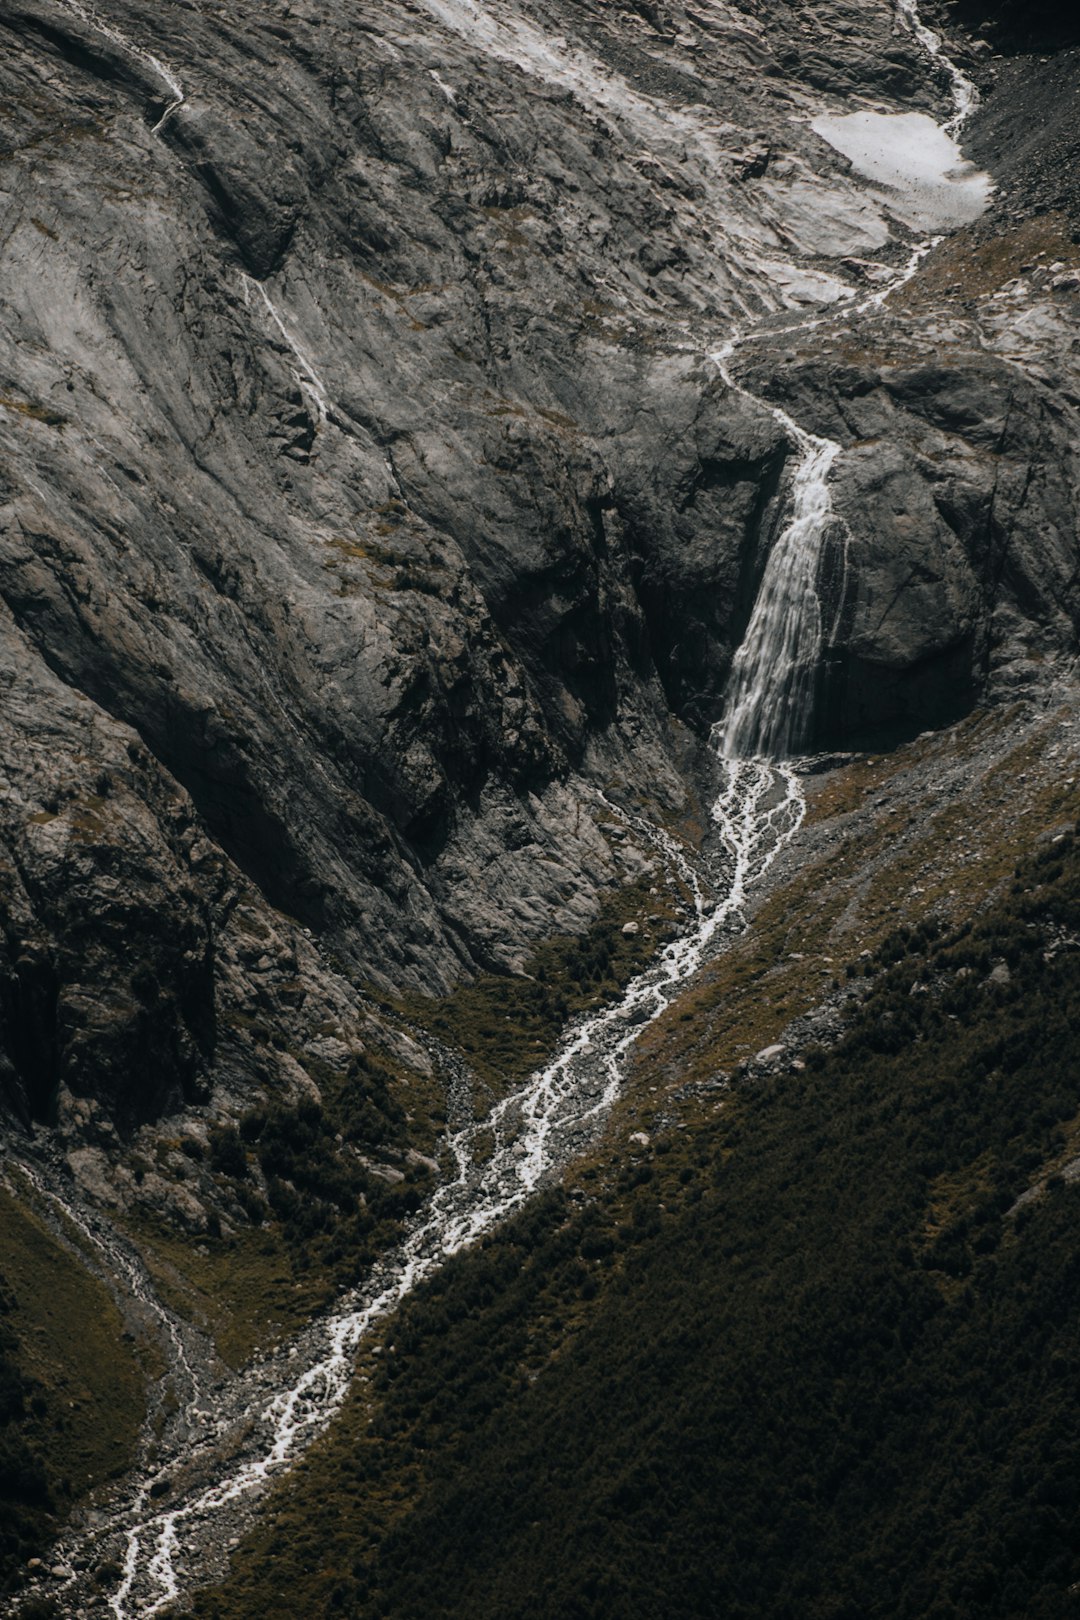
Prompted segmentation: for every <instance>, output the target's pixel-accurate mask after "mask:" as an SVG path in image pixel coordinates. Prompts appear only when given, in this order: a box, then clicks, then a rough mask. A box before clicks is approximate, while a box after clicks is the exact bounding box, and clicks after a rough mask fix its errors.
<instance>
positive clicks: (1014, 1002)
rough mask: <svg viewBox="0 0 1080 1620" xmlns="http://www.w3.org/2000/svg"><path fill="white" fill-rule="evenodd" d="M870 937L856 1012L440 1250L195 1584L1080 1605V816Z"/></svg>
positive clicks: (676, 1608) (826, 1610)
mask: <svg viewBox="0 0 1080 1620" xmlns="http://www.w3.org/2000/svg"><path fill="white" fill-rule="evenodd" d="M863 970H864V971H866V972H867V974H868V976H869V979H870V988H869V991H868V994H867V997H866V999H865V1001H864V1002H863V1004H862V1006H861V1008H860V1009H859V1010H858V1012H857V1013H855V1014H854V1015H853V1019H852V1023H851V1026H850V1028H849V1030H848V1033H847V1035H846V1036H845V1038H844V1039H843V1040H842V1041H841V1042H840V1044H839V1045H837V1046H835V1047H834V1048H832V1049H831V1050H824V1049H822V1050H819V1051H816V1052H809V1053H806V1054H804V1057H805V1060H806V1066H805V1068H803V1069H797V1068H788V1069H786V1070H785V1071H784V1072H776V1073H774V1074H773V1075H772V1076H771V1077H770V1078H767V1079H759V1080H757V1081H754V1082H749V1081H748V1082H746V1083H744V1084H743V1085H742V1086H740V1087H739V1088H738V1089H737V1090H736V1091H735V1092H733V1093H731V1094H729V1096H728V1097H727V1100H726V1101H724V1103H723V1105H722V1106H721V1107H720V1108H719V1109H718V1110H717V1111H716V1112H714V1113H713V1114H712V1115H710V1116H709V1117H707V1118H706V1119H703V1120H702V1122H701V1123H700V1125H699V1126H698V1128H696V1129H695V1130H694V1131H692V1132H691V1131H679V1130H677V1129H674V1128H663V1127H658V1128H656V1129H655V1130H654V1133H653V1135H652V1138H651V1141H649V1142H648V1143H644V1142H643V1143H642V1145H640V1147H638V1148H637V1150H636V1151H634V1152H632V1153H631V1155H630V1156H629V1157H627V1156H626V1155H625V1154H624V1155H623V1157H622V1160H621V1163H620V1164H619V1167H618V1169H617V1170H615V1169H614V1167H609V1168H608V1169H606V1170H605V1169H604V1168H603V1166H601V1165H600V1164H599V1163H595V1164H594V1165H593V1166H592V1167H591V1168H589V1169H587V1170H586V1171H585V1172H584V1174H583V1177H582V1180H581V1182H580V1185H579V1187H578V1188H577V1190H576V1191H574V1190H571V1191H569V1192H567V1191H564V1190H552V1191H551V1192H549V1193H548V1194H547V1195H546V1196H545V1197H544V1198H542V1199H539V1200H537V1201H536V1202H535V1203H534V1204H533V1205H532V1206H531V1207H530V1208H529V1209H528V1210H527V1211H526V1212H525V1213H524V1214H523V1215H522V1216H521V1217H520V1218H519V1219H518V1220H517V1221H516V1222H514V1223H513V1224H512V1225H511V1226H510V1227H508V1228H507V1229H505V1230H504V1231H503V1232H502V1233H500V1234H499V1235H497V1236H495V1237H493V1238H491V1239H489V1240H488V1241H487V1242H485V1243H484V1244H483V1245H482V1246H481V1247H480V1248H479V1249H477V1250H475V1251H473V1252H471V1253H468V1254H465V1255H462V1256H459V1257H457V1258H456V1259H455V1260H453V1261H452V1262H451V1263H450V1264H449V1265H448V1266H447V1267H446V1268H445V1269H444V1270H443V1271H442V1272H441V1273H440V1274H439V1275H438V1276H436V1277H434V1278H433V1279H432V1280H431V1281H430V1282H429V1283H428V1284H426V1285H425V1286H424V1287H423V1288H422V1289H421V1290H420V1291H419V1292H418V1293H417V1294H416V1295H415V1296H414V1297H413V1298H412V1299H411V1300H410V1301H409V1302H408V1303H407V1304H406V1306H405V1307H404V1309H403V1310H402V1312H401V1313H400V1315H399V1316H398V1318H397V1319H396V1320H395V1322H394V1324H393V1325H392V1329H391V1330H390V1331H389V1333H388V1336H387V1337H388V1342H387V1343H386V1344H385V1345H384V1346H379V1347H376V1348H378V1349H380V1350H382V1352H383V1353H381V1354H379V1355H375V1354H370V1355H369V1356H368V1358H367V1360H366V1362H365V1365H364V1368H363V1374H362V1377H361V1379H360V1380H358V1383H357V1386H356V1388H355V1390H354V1393H353V1395H352V1397H351V1400H350V1403H349V1405H348V1407H347V1409H346V1412H345V1415H344V1417H343V1419H342V1421H341V1422H340V1423H339V1425H338V1426H337V1427H336V1429H335V1430H334V1431H333V1432H332V1434H331V1435H330V1436H329V1437H328V1438H327V1439H326V1440H325V1441H324V1442H323V1443H322V1444H321V1446H320V1447H319V1448H317V1449H316V1450H315V1451H314V1452H313V1453H312V1454H310V1455H309V1457H308V1459H307V1461H306V1462H305V1463H304V1464H303V1466H302V1467H301V1469H300V1470H299V1471H298V1472H297V1474H296V1476H295V1477H294V1480H293V1482H292V1484H291V1487H290V1488H289V1490H288V1491H287V1492H283V1493H282V1494H280V1495H279V1498H278V1501H277V1504H276V1509H275V1511H274V1512H272V1513H271V1514H270V1515H268V1517H267V1519H266V1521H265V1523H264V1524H263V1525H262V1526H261V1527H260V1528H259V1530H258V1531H257V1532H256V1533H255V1534H254V1536H253V1537H252V1538H251V1539H250V1541H249V1542H248V1543H247V1544H246V1545H245V1546H244V1547H243V1548H242V1549H241V1550H240V1552H239V1554H238V1557H237V1560H236V1564H235V1568H234V1573H233V1575H232V1577H231V1579H230V1581H229V1582H228V1584H227V1585H226V1586H224V1587H223V1588H221V1589H219V1590H217V1591H215V1592H212V1593H207V1594H204V1595H203V1596H202V1597H201V1598H200V1599H199V1600H198V1601H197V1603H196V1604H195V1611H194V1612H195V1613H196V1614H197V1615H198V1616H200V1617H205V1620H211V1617H212V1620H241V1617H249V1616H254V1615H256V1614H259V1613H260V1612H276V1613H280V1614H290V1615H296V1616H299V1615H304V1616H328V1617H329V1616H337V1615H352V1616H356V1617H361V1616H362V1617H367V1616H372V1617H374V1616H379V1617H381V1620H399V1617H400V1620H406V1617H409V1620H412V1617H415V1616H417V1615H420V1614H423V1615H424V1616H426V1617H431V1620H438V1617H440V1616H445V1617H451V1616H453V1617H455V1620H456V1617H460V1616H465V1615H468V1616H469V1617H470V1620H485V1617H492V1620H494V1617H499V1620H507V1617H509V1616H511V1615H512V1616H514V1620H532V1617H535V1620H541V1617H544V1620H549V1617H550V1620H555V1617H556V1616H557V1617H559V1620H562V1617H565V1616H580V1617H597V1620H599V1617H601V1616H603V1617H604V1620H609V1617H610V1616H612V1615H616V1614H617V1615H618V1616H619V1617H620V1620H639V1617H640V1620H654V1617H655V1620H660V1617H664V1620H666V1617H667V1616H670V1615H671V1614H674V1613H680V1614H684V1615H692V1616H703V1617H704V1616H706V1615H709V1616H711V1615H715V1614H717V1613H723V1614H725V1615H726V1616H730V1617H732V1620H762V1617H763V1616H769V1617H770V1620H774V1617H780V1616H789V1615H790V1616H792V1617H794V1616H800V1617H802V1616H820V1617H827V1620H848V1617H850V1620H855V1617H860V1620H862V1617H874V1616H879V1617H881V1620H976V1617H977V1620H998V1617H999V1620H1012V1617H1014V1616H1017V1615H1021V1614H1022V1615H1024V1616H1025V1617H1026V1620H1059V1617H1060V1620H1064V1617H1065V1616H1067V1615H1068V1616H1071V1615H1073V1614H1074V1613H1075V1603H1076V1595H1075V1583H1076V1582H1077V1581H1078V1580H1080V1567H1078V1563H1077V1547H1078V1546H1080V1535H1078V1532H1080V1521H1078V1498H1077V1493H1076V1490H1075V1448H1074V1436H1075V1434H1076V1431H1077V1426H1078V1422H1080V1394H1078V1391H1080V1359H1078V1351H1077V1346H1078V1345H1080V1290H1078V1288H1077V1281H1078V1278H1080V1270H1078V1268H1080V1239H1078V1233H1080V1180H1076V1179H1073V1171H1074V1169H1075V1163H1076V1153H1077V1151H1078V1140H1080V1114H1078V1110H1080V1073H1078V1070H1077V1064H1076V1058H1075V1030H1076V1028H1077V1025H1078V1020H1080V845H1078V842H1077V839H1076V837H1075V836H1074V835H1073V834H1072V833H1071V832H1068V833H1065V834H1059V835H1058V836H1057V839H1056V841H1053V842H1048V843H1047V844H1045V846H1044V847H1043V848H1042V850H1041V851H1040V853H1038V854H1037V855H1035V856H1034V857H1032V858H1029V859H1028V860H1027V861H1025V862H1024V863H1022V865H1021V867H1020V868H1019V869H1018V871H1017V873H1016V876H1015V879H1014V881H1013V883H1012V884H1011V885H1010V886H1008V887H1007V889H1006V892H1004V893H1003V894H1002V895H1001V896H1000V898H999V899H998V900H997V902H996V903H995V904H994V905H992V906H991V907H989V908H988V909H987V910H986V911H985V912H984V914H983V915H982V916H981V918H980V919H978V920H977V921H974V922H970V921H969V922H966V923H964V924H962V925H961V926H959V927H951V928H950V927H942V926H940V925H934V924H933V923H931V922H927V923H925V924H924V925H921V926H915V927H910V926H907V925H905V926H901V927H898V928H895V929H894V930H893V931H892V933H891V934H890V935H889V936H888V937H887V938H886V939H885V940H884V941H883V943H882V945H881V946H880V948H879V949H878V950H877V951H876V952H875V953H874V955H873V956H872V958H870V959H869V960H868V961H867V962H866V963H864V964H863ZM283 1592H284V1593H288V1594H290V1595H289V1598H288V1604H289V1607H288V1608H287V1609H282V1607H281V1601H282V1600H281V1596H280V1594H281V1593H283ZM275 1603H276V1605H277V1607H276V1608H275Z"/></svg>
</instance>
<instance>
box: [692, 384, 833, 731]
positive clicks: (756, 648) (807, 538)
mask: <svg viewBox="0 0 1080 1620" xmlns="http://www.w3.org/2000/svg"><path fill="white" fill-rule="evenodd" d="M777 414H778V415H779V416H780V417H781V418H782V419H783V422H784V426H785V427H786V428H787V430H788V432H789V433H790V434H791V437H792V438H793V439H794V440H795V443H796V445H797V446H798V449H799V450H800V452H801V455H802V459H801V461H800V463H799V466H798V468H797V470H796V472H795V477H794V480H793V482H792V488H791V508H792V509H791V517H790V519H789V521H788V523H787V526H786V527H785V529H784V531H783V533H782V534H781V535H780V538H779V539H778V540H777V542H776V544H775V545H774V546H773V548H772V550H771V552H770V553H769V559H768V562H767V564H766V567H765V573H764V576H763V578H762V581H761V587H760V589H759V590H758V594H757V598H756V600H755V602H754V610H753V613H752V614H751V617H750V623H749V625H748V626H747V630H746V634H745V636H744V637H743V640H742V644H741V646H740V647H739V650H738V652H737V653H736V655H735V661H734V663H733V664H732V667H731V674H730V677H729V679H728V686H727V693H726V696H725V701H724V720H723V722H722V723H721V725H720V727H719V728H718V731H717V742H718V745H719V751H720V753H721V754H722V755H724V757H725V758H728V759H739V758H742V759H745V758H750V757H752V756H754V755H763V756H764V757H766V758H768V759H785V758H787V757H788V756H789V755H791V754H794V753H798V752H799V751H800V750H801V749H803V748H805V746H806V744H807V742H808V740H809V727H810V722H811V718H812V713H813V705H814V689H815V685H816V682H817V674H818V667H819V664H820V661H821V645H822V615H821V603H820V601H819V598H818V590H817V575H818V568H819V566H820V562H821V549H822V544H823V541H824V539H825V536H826V535H827V534H828V531H829V527H830V525H831V524H832V523H833V521H834V517H833V509H832V496H831V494H830V492H829V484H828V478H829V469H830V468H831V467H832V464H833V462H834V461H835V460H836V458H837V456H838V455H839V454H840V446H839V445H838V444H834V443H833V441H832V440H831V439H819V438H817V437H815V435H813V434H810V433H806V432H805V431H804V430H803V429H802V428H800V427H798V426H797V425H796V424H795V423H794V422H793V421H792V420H791V418H790V417H788V416H787V415H786V413H784V412H778V413H777Z"/></svg>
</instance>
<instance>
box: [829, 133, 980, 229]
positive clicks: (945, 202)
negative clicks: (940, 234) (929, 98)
mask: <svg viewBox="0 0 1080 1620" xmlns="http://www.w3.org/2000/svg"><path fill="white" fill-rule="evenodd" d="M810 127H811V129H813V130H814V131H815V133H816V134H818V135H820V136H821V137H822V139H823V140H826V141H828V143H829V145H830V146H831V147H833V148H835V150H836V151H837V152H842V153H843V155H844V157H846V158H848V159H849V160H850V162H851V165H852V167H853V168H854V169H855V171H856V172H857V173H858V174H861V175H862V176H863V177H864V178H865V179H867V180H872V181H874V182H875V183H876V184H877V185H880V186H885V187H887V188H888V191H889V193H890V194H891V195H889V196H888V197H887V198H886V199H884V200H885V201H886V203H887V206H888V208H889V211H890V212H891V213H892V214H894V215H895V216H896V217H897V218H898V219H899V220H901V221H902V222H903V223H904V224H905V225H908V226H910V227H911V228H912V229H913V230H930V231H934V230H943V229H945V228H947V227H953V226H957V225H968V224H970V223H971V221H972V220H974V219H978V217H979V215H980V214H982V213H983V212H984V211H985V209H986V206H987V203H988V202H989V200H990V190H991V184H992V182H991V180H990V176H989V175H988V174H984V173H983V172H982V170H980V169H976V167H975V165H974V164H973V163H969V162H968V160H967V159H966V158H965V157H964V156H963V154H962V152H961V151H960V148H959V146H958V145H957V144H956V142H955V141H954V140H953V138H952V136H951V135H950V134H948V132H947V131H946V130H945V129H943V128H941V127H940V125H938V124H935V123H934V120H933V119H932V118H930V117H928V116H927V114H926V113H877V112H856V113H846V114H844V115H843V116H842V117H837V116H835V115H833V114H831V113H823V114H821V115H820V116H819V117H817V118H814V119H812V120H811V124H810Z"/></svg>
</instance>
